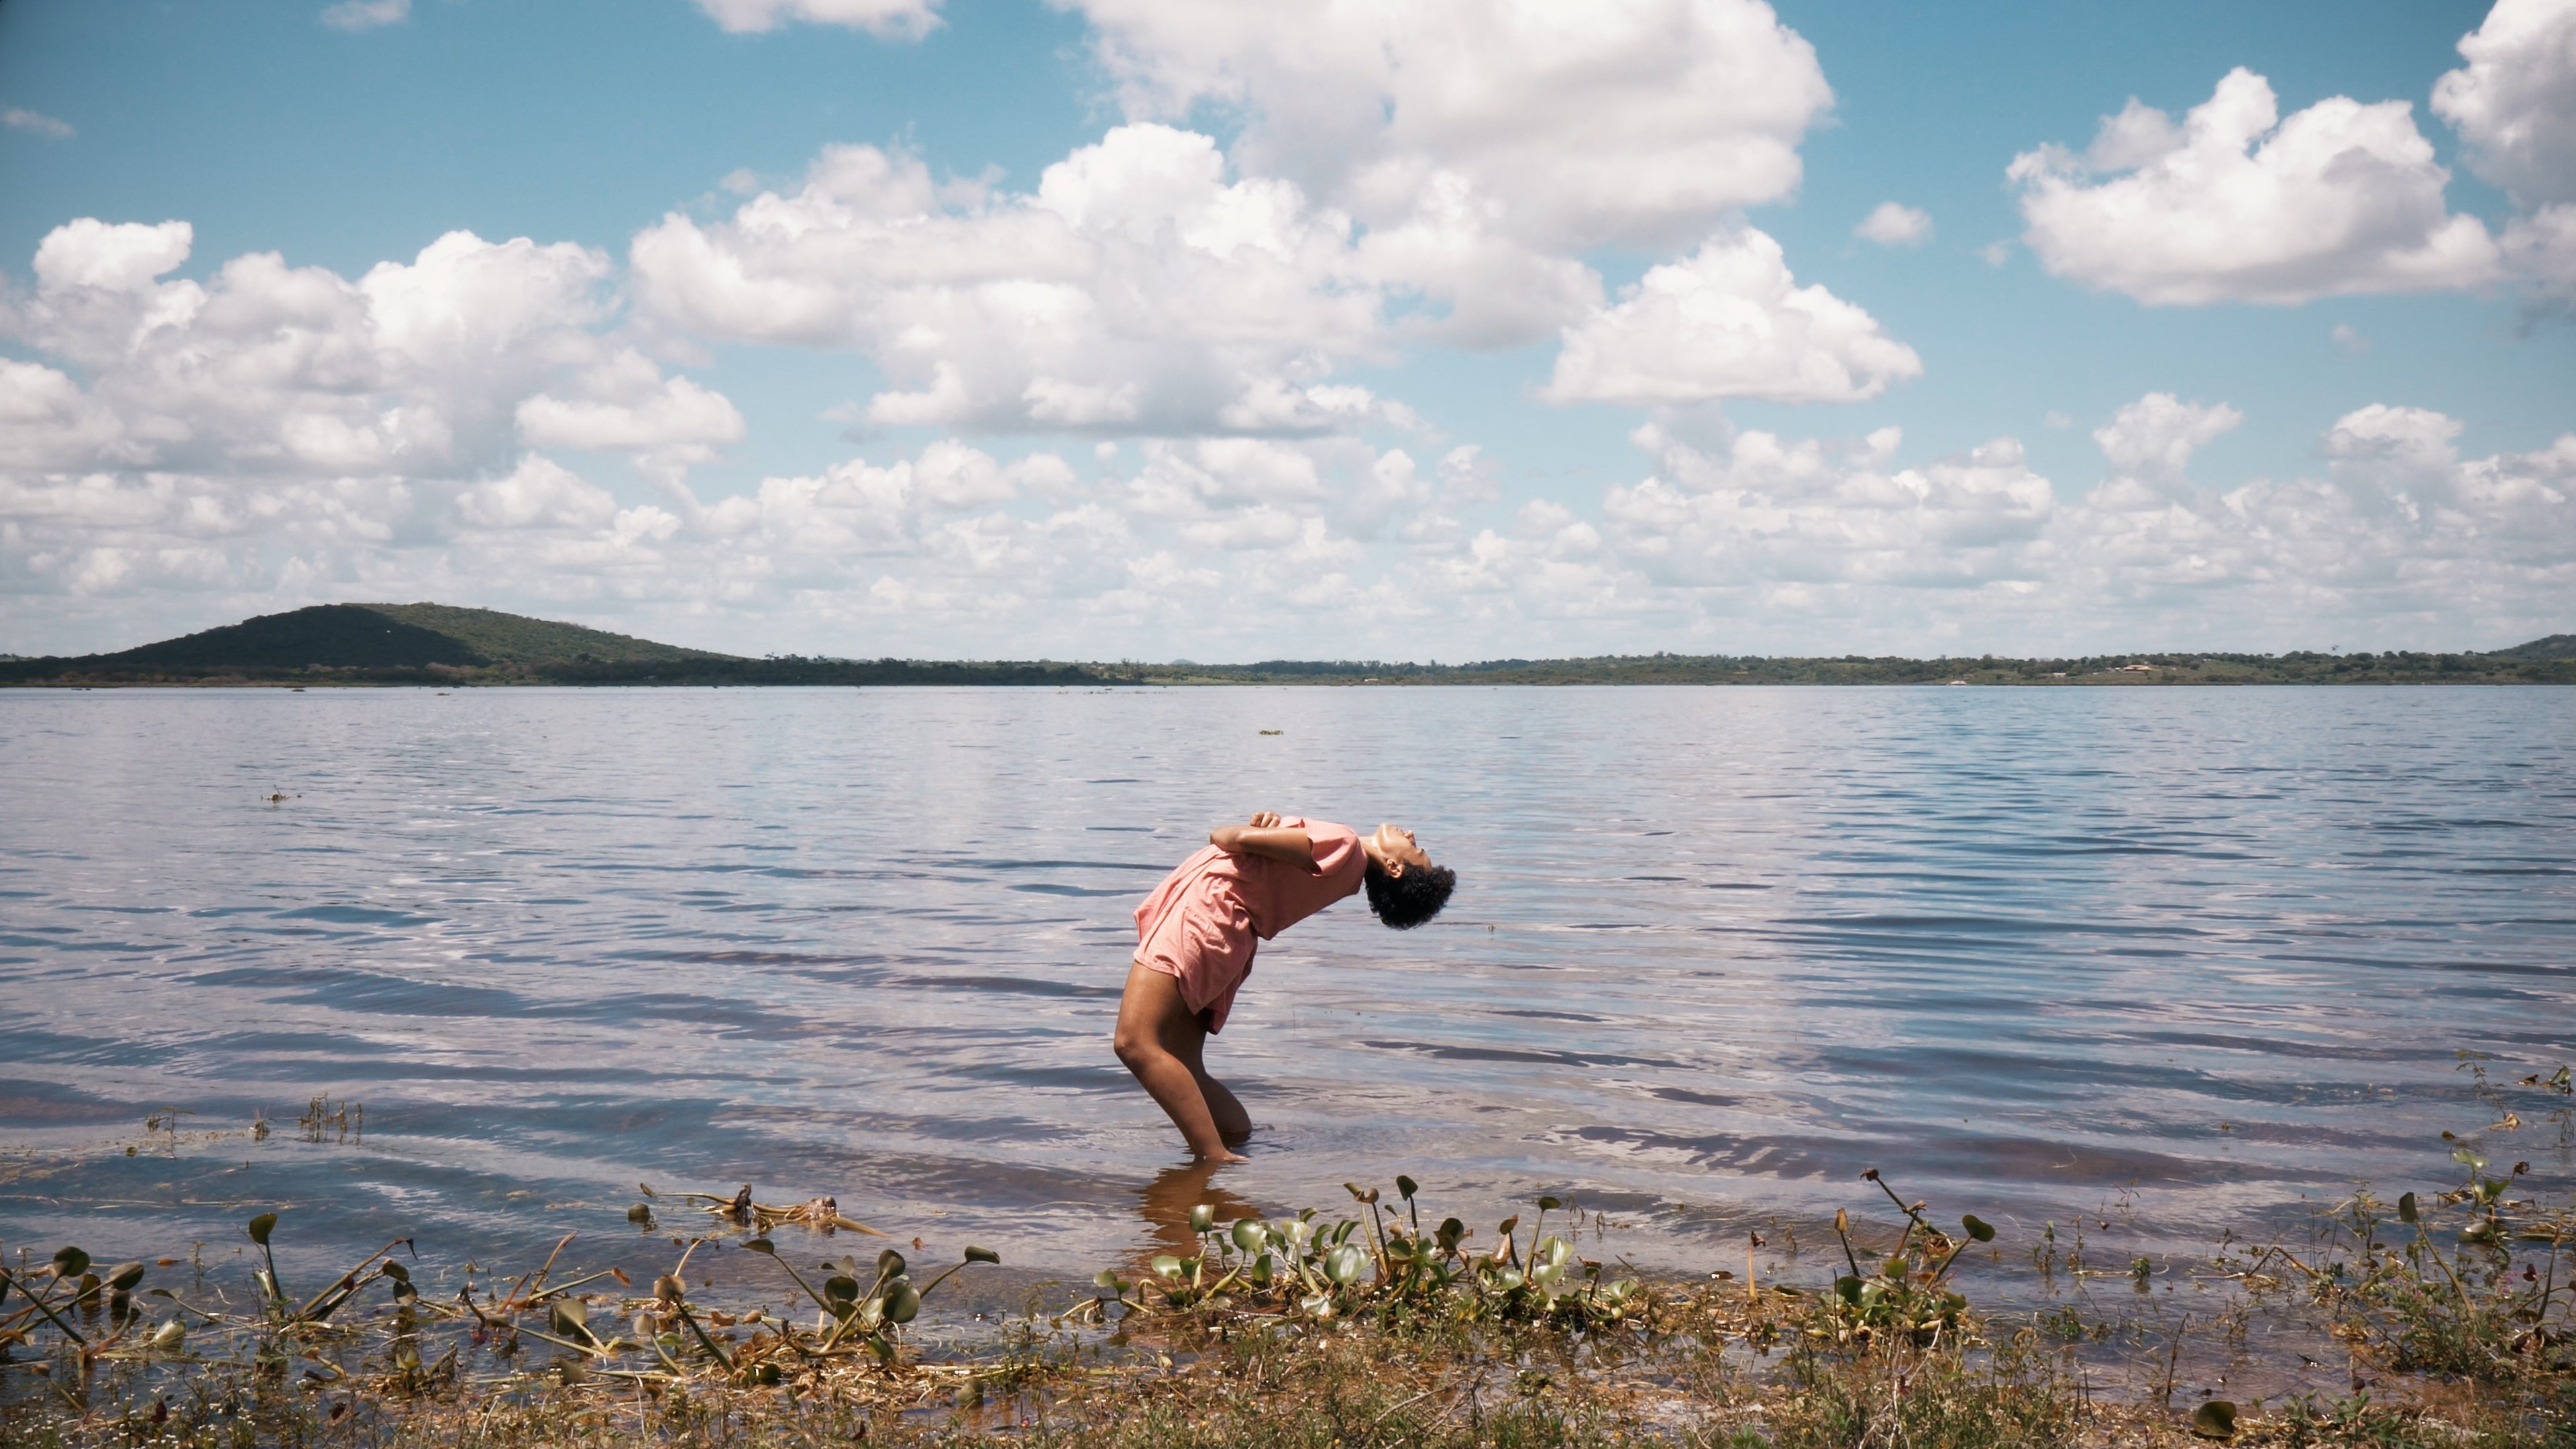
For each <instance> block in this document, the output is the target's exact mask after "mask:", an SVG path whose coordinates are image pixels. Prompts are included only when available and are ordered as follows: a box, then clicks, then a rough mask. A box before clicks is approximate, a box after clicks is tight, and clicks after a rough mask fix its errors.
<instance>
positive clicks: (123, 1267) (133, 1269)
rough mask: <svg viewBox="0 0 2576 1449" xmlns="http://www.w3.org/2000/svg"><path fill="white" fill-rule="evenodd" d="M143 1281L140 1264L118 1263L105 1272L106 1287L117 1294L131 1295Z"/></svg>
mask: <svg viewBox="0 0 2576 1449" xmlns="http://www.w3.org/2000/svg"><path fill="white" fill-rule="evenodd" d="M142 1281H143V1265H142V1264H141V1263H119V1264H117V1265H116V1266H115V1267H113V1268H110V1269H108V1270H107V1286H108V1287H109V1288H110V1289H112V1290H114V1291H116V1292H118V1293H131V1292H133V1291H134V1285H135V1284H137V1283H140V1282H142Z"/></svg>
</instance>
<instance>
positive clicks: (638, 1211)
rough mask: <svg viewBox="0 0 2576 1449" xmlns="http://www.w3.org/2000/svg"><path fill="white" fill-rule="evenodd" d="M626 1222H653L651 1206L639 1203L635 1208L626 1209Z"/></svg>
mask: <svg viewBox="0 0 2576 1449" xmlns="http://www.w3.org/2000/svg"><path fill="white" fill-rule="evenodd" d="M626 1220H627V1221H628V1222H630V1223H649V1222H651V1221H653V1208H652V1205H651V1204H650V1203H640V1202H639V1203H637V1204H636V1205H635V1206H633V1207H631V1208H628V1209H627V1210H626Z"/></svg>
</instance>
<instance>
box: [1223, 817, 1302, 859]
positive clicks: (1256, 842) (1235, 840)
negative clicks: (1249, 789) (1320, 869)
mask: <svg viewBox="0 0 2576 1449" xmlns="http://www.w3.org/2000/svg"><path fill="white" fill-rule="evenodd" d="M1208 844H1210V845H1213V846H1215V847H1216V848H1217V849H1219V850H1222V851H1224V852H1225V853H1226V854H1228V855H1257V856H1260V857H1261V858H1262V859H1264V860H1276V861H1282V862H1285V863H1286V864H1289V865H1294V866H1302V867H1304V868H1305V869H1307V870H1313V869H1314V868H1315V842H1314V840H1313V838H1312V837H1310V836H1308V835H1307V834H1306V832H1305V831H1303V830H1287V829H1282V828H1281V827H1280V824H1279V817H1278V816H1277V815H1275V814H1272V813H1271V812H1270V811H1267V810H1264V811H1261V812H1259V813H1258V814H1256V815H1254V816H1253V817H1252V823H1251V824H1249V825H1221V826H1218V827H1217V828H1216V829H1214V830H1211V831H1209V832H1208Z"/></svg>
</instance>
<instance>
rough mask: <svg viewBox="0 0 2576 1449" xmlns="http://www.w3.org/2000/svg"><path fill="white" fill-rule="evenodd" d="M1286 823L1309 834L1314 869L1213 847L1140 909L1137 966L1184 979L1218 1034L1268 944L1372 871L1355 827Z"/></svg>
mask: <svg viewBox="0 0 2576 1449" xmlns="http://www.w3.org/2000/svg"><path fill="white" fill-rule="evenodd" d="M1278 828H1279V829H1282V830H1303V831H1305V832H1306V838H1307V839H1309V840H1311V841H1313V842H1314V843H1315V868H1314V869H1313V870H1311V871H1310V870H1307V869H1306V868H1304V867H1302V866H1296V865H1291V864H1289V863H1287V862H1286V861H1280V860H1270V859H1266V858H1264V857H1262V856H1258V855H1229V854H1227V853H1226V852H1224V851H1222V850H1219V849H1217V848H1216V847H1215V846H1213V845H1211V846H1209V847H1207V848H1206V849H1204V850H1201V851H1200V852H1199V853H1198V854H1196V855H1193V856H1191V857H1190V858H1189V859H1187V860H1185V861H1182V862H1181V865H1180V868H1179V869H1178V870H1175V871H1173V872H1172V873H1171V874H1170V875H1167V876H1165V877H1163V883H1162V884H1161V885H1158V886H1156V887H1154V893H1153V894H1152V895H1149V896H1147V897H1145V902H1144V904H1143V905H1140V906H1138V907H1137V908H1136V964H1137V965H1139V966H1142V967H1144V968H1145V969H1146V970H1148V971H1160V972H1161V973H1163V974H1164V975H1166V976H1169V977H1171V978H1172V979H1173V980H1175V981H1178V982H1179V983H1180V985H1181V1001H1182V1003H1183V1004H1184V1005H1186V1006H1188V1007H1189V1009H1190V1010H1192V1011H1194V1012H1204V1013H1206V1015H1207V1022H1208V1030H1209V1031H1210V1032H1217V1031H1222V1030H1224V1029H1225V1018H1226V1013H1228V1012H1229V1011H1232V1010H1233V1009H1234V993H1235V992H1236V991H1237V990H1238V989H1240V988H1241V987H1242V985H1243V978H1245V977H1246V976H1249V975H1251V974H1252V955H1253V952H1254V951H1255V950H1256V949H1258V946H1259V943H1260V942H1262V941H1267V940H1269V939H1270V938H1271V937H1273V936H1276V935H1278V934H1279V933H1280V932H1281V931H1284V930H1286V929H1288V928H1289V927H1290V926H1293V925H1295V924H1297V923H1298V922H1299V921H1302V920H1304V919H1306V918H1307V917H1308V916H1311V915H1313V914H1315V913H1316V912H1317V911H1320V910H1322V909H1323V908H1324V907H1326V906H1329V905H1331V904H1332V903H1333V902H1335V901H1338V900H1340V899H1341V898H1342V897H1344V896H1347V895H1350V894H1352V893H1353V892H1355V891H1357V890H1358V889H1359V888H1360V879H1361V876H1362V875H1363V873H1365V871H1366V870H1367V868H1368V857H1367V856H1366V855H1365V854H1363V853H1362V852H1361V850H1360V837H1359V833H1358V832H1357V831H1355V830H1353V829H1351V828H1350V827H1349V826H1347V825H1335V824H1334V823H1332V822H1331V821H1329V820H1308V819H1305V818H1304V817H1302V816H1293V815H1292V816H1289V817H1287V818H1285V819H1283V820H1281V821H1280V822H1279V826H1278Z"/></svg>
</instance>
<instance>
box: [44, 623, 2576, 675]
mask: <svg viewBox="0 0 2576 1449" xmlns="http://www.w3.org/2000/svg"><path fill="white" fill-rule="evenodd" d="M526 684H557V685H628V686H644V685H657V686H689V685H695V686H708V685H716V686H725V685H745V686H749V685H809V686H810V685H838V686H888V685H993V686H1021V687H1029V686H1040V687H1049V686H1051V687H1057V688H1096V687H1100V686H1114V685H1197V686H1213V685H1229V684H1265V685H1280V684H1312V685H1347V686H1360V685H1374V686H1388V685H1504V684H1510V685H1580V684H1595V685H1598V684H1660V685H1721V684H1771V685H1778V684H1844V685H1862V684H1882V685H1886V684H1938V685H1946V684H1967V685H2025V686H2031V687H2055V686H2072V687H2101V686H2119V687H2136V686H2142V685H2176V684H2185V685H2244V684H2301V685H2334V684H2379V685H2396V684H2494V685H2501V684H2576V635H2567V634H2553V635H2551V636H2549V637H2548V638H2545V639H2535V640H2532V641H2530V642H2528V643H2525V644H2520V645H2516V646H2514V647H2513V648H2510V649H2500V650H2496V651H2493V652H2491V653H2475V652H2466V651H2463V652H2456V653H2420V652H2413V651H2405V650H2399V651H2392V652H2383V653H2371V652H2356V653H2350V654H2345V653H2324V654H2320V653H2316V652H2314V651H2307V650H2301V651H2294V652H2291V653H2286V654H2242V653H2205V652H2184V653H2171V652H2167V653H2145V654H2123V655H2095V656H2085V657H2068V658H2052V659H1999V658H1996V657H1995V656H1993V655H1985V656H1982V657H1979V658H1973V659H1970V658H1941V659H1908V658H1901V657H1896V656H1862V655H1857V654H1851V655H1842V656H1837V657H1827V658H1793V657H1765V656H1756V655H1722V654H1661V653H1658V654H1651V655H1601V656H1594V657H1590V658H1575V659H1489V660H1483V661H1480V662H1477V663H1471V664H1446V665H1444V664H1439V663H1429V664H1420V663H1395V662H1388V661H1381V660H1330V661H1325V660H1293V659H1273V660H1265V661H1262V662H1259V663H1253V664H1227V665H1202V664H1191V663H1186V662H1174V663H1170V664H1144V663H1137V662H1134V661H1127V662H1121V663H1116V664H1110V663H1079V662H1072V663H1068V662H1060V661H1052V660H1022V661H1007V660H989V661H976V660H922V659H892V658H887V659H841V658H823V657H804V656H796V655H771V656H769V657H766V658H760V659H750V658H743V657H739V656H735V655H730V654H718V653H713V652H710V651H707V650H701V649H686V648H682V647H679V646H677V645H671V644H659V643H655V642H653V641H651V640H648V639H636V638H631V637H629V636H627V635H623V634H610V633H606V632H603V631H600V630H597V629H587V628H583V627H581V626H579V625H575V624H562V623H555V622H551V621H548V620H543V619H531V618H527V617H525V616H522V615H517V614H505V613H500V612H498V611H496V610H491V609H466V608H457V607H454V606H450V605H445V604H316V605H313V606H311V607H308V608H303V609H296V610H293V611H291V612H288V613H284V614H268V615H262V616H260V617H257V618H253V619H249V620H245V621H244V622H242V623H239V624H228V625H224V626H222V627H220V628H215V629H208V630H204V631H202V632H199V633H195V634H190V635H186V636H184V637H181V638H177V639H165V640H161V641H159V642H157V643H152V644H145V645H141V646H138V647H136V648H133V649H126V650H121V651H118V652H115V653H109V654H87V655H80V656H77V657H45V658H17V657H10V656H0V686H10V685H14V686H28V687H51V688H103V687H107V688H112V687H122V686H141V685H218V686H222V685H286V686H293V687H309V686H316V685H337V686H356V685H436V686H444V687H450V688H453V687H458V686H465V685H479V686H491V685H526Z"/></svg>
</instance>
